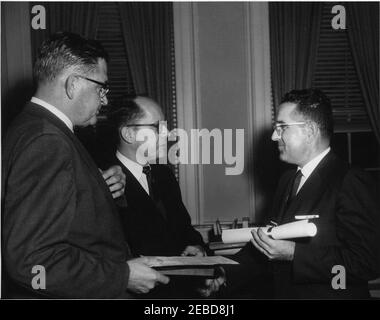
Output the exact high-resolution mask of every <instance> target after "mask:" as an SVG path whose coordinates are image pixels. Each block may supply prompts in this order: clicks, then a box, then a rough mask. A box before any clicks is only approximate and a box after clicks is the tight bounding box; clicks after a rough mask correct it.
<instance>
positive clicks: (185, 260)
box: [149, 256, 238, 267]
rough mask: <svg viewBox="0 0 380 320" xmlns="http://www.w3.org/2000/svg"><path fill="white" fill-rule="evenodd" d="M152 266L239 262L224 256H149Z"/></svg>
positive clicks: (207, 264)
mask: <svg viewBox="0 0 380 320" xmlns="http://www.w3.org/2000/svg"><path fill="white" fill-rule="evenodd" d="M149 259H150V260H151V267H172V266H214V265H221V264H238V263H237V262H236V261H233V260H231V259H228V258H225V257H222V256H210V257H149Z"/></svg>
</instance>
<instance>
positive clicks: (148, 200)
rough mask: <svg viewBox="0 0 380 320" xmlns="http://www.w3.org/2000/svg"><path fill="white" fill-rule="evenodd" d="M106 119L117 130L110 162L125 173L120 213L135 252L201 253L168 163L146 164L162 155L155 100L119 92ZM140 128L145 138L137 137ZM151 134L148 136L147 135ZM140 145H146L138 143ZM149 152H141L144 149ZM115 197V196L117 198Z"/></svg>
mask: <svg viewBox="0 0 380 320" xmlns="http://www.w3.org/2000/svg"><path fill="white" fill-rule="evenodd" d="M110 120H111V122H112V124H113V126H114V128H115V131H116V132H117V133H118V147H117V151H116V155H115V158H114V159H113V160H112V161H113V163H112V164H118V165H120V166H121V167H122V169H123V171H124V173H125V175H126V186H125V199H126V206H123V205H120V206H119V208H120V214H121V219H122V221H123V228H124V231H125V235H126V240H127V241H128V243H129V244H130V247H131V250H132V253H133V254H134V255H135V256H139V255H144V256H152V255H156V256H157V255H161V256H178V255H193V256H203V255H205V253H206V251H205V248H206V246H205V244H204V242H203V240H202V237H201V235H200V234H199V233H198V232H197V231H196V230H195V229H194V228H193V226H192V225H191V220H190V216H189V214H188V212H187V210H186V208H185V206H184V204H183V202H182V198H181V191H180V188H179V185H178V182H177V180H176V178H175V176H174V174H173V173H172V171H171V169H170V168H169V167H168V166H165V165H160V164H150V163H149V162H156V157H162V156H164V152H165V151H164V150H165V149H166V148H164V147H163V146H164V145H165V143H166V141H167V140H166V139H167V129H166V127H165V126H162V125H161V126H160V123H161V124H162V123H164V115H163V113H162V110H161V108H160V106H159V105H158V104H157V103H156V102H155V101H153V100H152V99H149V98H147V97H142V96H137V97H131V98H124V99H123V100H122V101H121V102H120V106H119V107H118V110H117V111H116V112H114V113H113V115H112V116H111V117H110ZM142 130H145V131H146V133H147V136H149V134H150V133H151V135H150V136H149V138H150V139H148V140H147V141H141V139H139V138H138V135H139V134H141V133H143V132H142ZM150 140H151V141H150ZM144 146H146V148H144ZM147 149H150V150H149V152H150V154H151V155H152V157H151V158H149V157H150V156H149V154H148V156H147V157H144V155H143V153H144V150H146V151H148V150H147ZM119 203H120V201H119Z"/></svg>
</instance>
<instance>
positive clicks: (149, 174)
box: [143, 164, 166, 219]
mask: <svg viewBox="0 0 380 320" xmlns="http://www.w3.org/2000/svg"><path fill="white" fill-rule="evenodd" d="M143 173H144V174H145V176H146V180H147V182H148V188H149V196H150V197H151V199H152V200H153V202H154V203H155V205H156V207H157V210H158V211H159V212H160V213H161V215H162V216H163V218H164V219H166V210H165V206H164V204H163V202H162V201H161V200H160V196H159V195H158V194H155V193H154V189H153V184H154V178H153V176H152V168H151V167H150V165H149V164H148V165H146V166H144V167H143Z"/></svg>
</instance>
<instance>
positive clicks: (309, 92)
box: [281, 88, 334, 138]
mask: <svg viewBox="0 0 380 320" xmlns="http://www.w3.org/2000/svg"><path fill="white" fill-rule="evenodd" d="M281 103H294V104H296V105H297V107H296V109H295V110H296V112H298V113H299V114H301V115H302V116H303V117H304V118H305V119H307V120H311V121H313V122H315V123H316V124H317V125H318V127H319V130H320V131H321V134H322V135H323V136H324V137H326V138H331V136H332V135H333V133H334V121H333V114H332V108H331V102H330V99H329V98H328V97H327V96H326V95H325V94H324V93H323V92H322V90H320V89H313V88H310V89H302V90H292V91H290V92H288V93H286V94H285V95H284V97H283V98H282V100H281Z"/></svg>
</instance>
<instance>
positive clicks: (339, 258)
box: [293, 170, 380, 283]
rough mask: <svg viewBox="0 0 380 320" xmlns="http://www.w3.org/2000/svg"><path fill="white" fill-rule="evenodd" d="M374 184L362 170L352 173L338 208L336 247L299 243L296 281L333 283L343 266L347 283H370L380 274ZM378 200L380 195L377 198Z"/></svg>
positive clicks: (343, 185)
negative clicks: (333, 270) (339, 266)
mask: <svg viewBox="0 0 380 320" xmlns="http://www.w3.org/2000/svg"><path fill="white" fill-rule="evenodd" d="M374 190H375V188H374V184H373V183H371V180H370V179H369V177H368V176H367V175H366V174H365V172H362V171H359V170H358V171H353V170H351V171H349V172H348V174H347V175H346V177H345V178H344V180H343V183H342V186H341V189H340V190H339V191H336V192H338V196H337V201H336V205H335V212H336V214H335V218H336V237H337V239H338V244H337V245H330V246H320V245H312V244H300V243H297V244H296V248H295V256H294V261H293V274H294V278H295V281H296V282H299V283H307V282H331V279H332V277H333V276H334V275H335V274H333V273H332V268H333V266H335V265H341V266H343V267H344V268H345V270H346V276H347V281H348V282H352V283H357V282H364V281H369V280H371V279H374V278H376V277H377V276H378V275H379V272H380V266H379V265H380V264H379V256H380V254H379V243H380V240H379V232H380V225H379V215H380V209H379V204H378V201H377V200H378V199H376V192H375V191H374ZM377 197H378V196H377Z"/></svg>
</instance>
